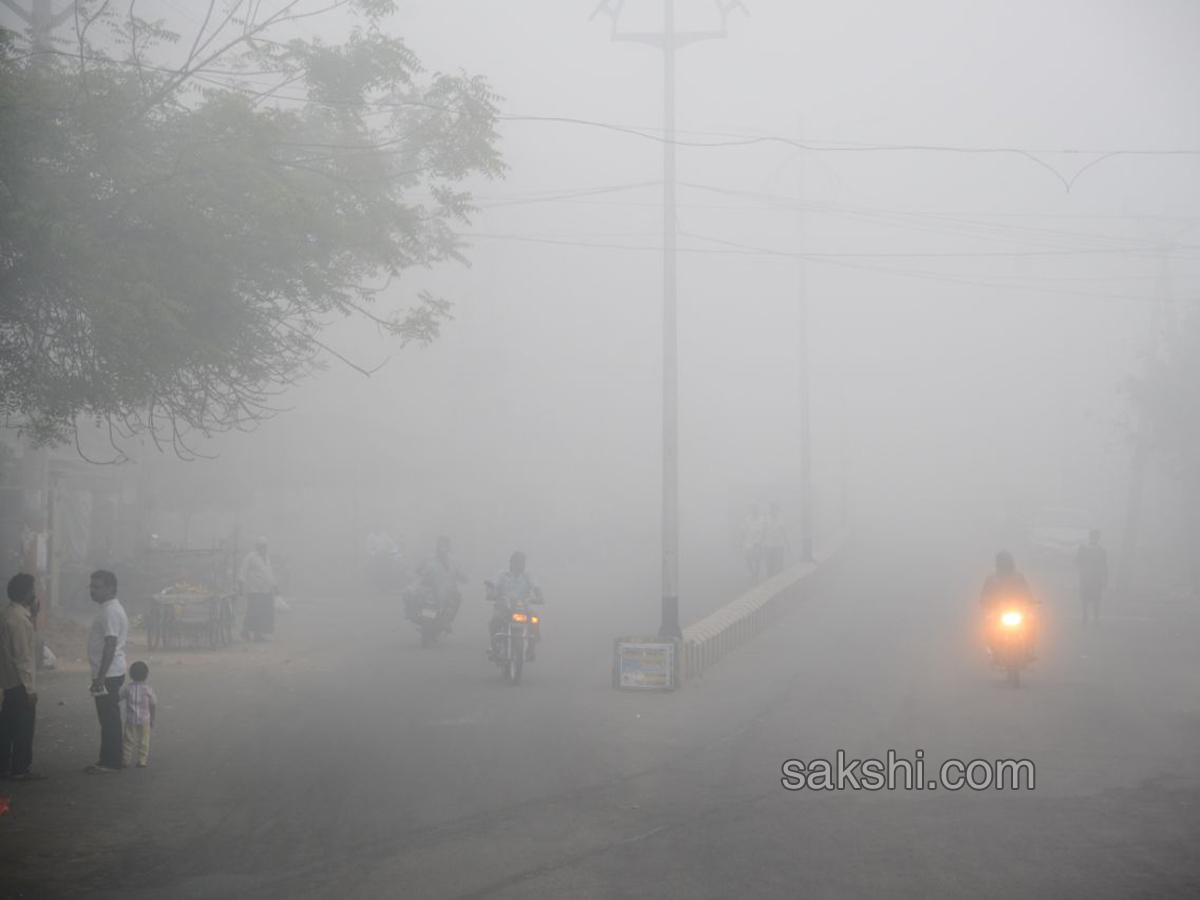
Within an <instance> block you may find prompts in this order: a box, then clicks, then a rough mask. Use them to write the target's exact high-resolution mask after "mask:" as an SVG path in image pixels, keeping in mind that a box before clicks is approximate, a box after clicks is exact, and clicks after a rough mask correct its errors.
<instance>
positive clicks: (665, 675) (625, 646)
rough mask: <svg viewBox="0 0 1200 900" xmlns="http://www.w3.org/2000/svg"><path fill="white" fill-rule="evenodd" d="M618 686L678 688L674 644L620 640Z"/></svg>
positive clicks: (625, 687)
mask: <svg viewBox="0 0 1200 900" xmlns="http://www.w3.org/2000/svg"><path fill="white" fill-rule="evenodd" d="M616 649H617V659H616V678H615V679H614V681H615V686H616V687H618V688H623V689H626V690H647V691H670V690H674V688H675V645H674V644H673V643H669V642H667V643H661V642H651V641H636V640H628V641H617V648H616Z"/></svg>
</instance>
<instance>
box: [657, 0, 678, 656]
mask: <svg viewBox="0 0 1200 900" xmlns="http://www.w3.org/2000/svg"><path fill="white" fill-rule="evenodd" d="M676 237H677V234H676V212H675V0H663V385H662V387H663V490H662V566H663V568H662V626H661V627H660V629H659V637H660V638H678V637H682V636H683V632H682V630H681V629H680V627H679V371H678V370H679V355H678V354H679V338H678V333H677V305H678V293H677V282H676V262H677V254H676Z"/></svg>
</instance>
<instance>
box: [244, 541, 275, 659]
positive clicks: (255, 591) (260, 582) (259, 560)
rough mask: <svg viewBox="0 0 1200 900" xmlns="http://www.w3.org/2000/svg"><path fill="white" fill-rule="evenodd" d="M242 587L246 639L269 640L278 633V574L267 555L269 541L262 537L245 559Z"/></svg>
mask: <svg viewBox="0 0 1200 900" xmlns="http://www.w3.org/2000/svg"><path fill="white" fill-rule="evenodd" d="M238 586H239V587H240V588H241V591H242V593H243V594H245V595H246V617H245V618H244V619H243V620H242V640H244V641H248V640H250V639H251V638H253V639H254V640H256V641H260V642H261V641H265V640H266V639H267V635H268V634H270V633H271V632H273V631H274V630H275V593H276V588H275V572H274V570H273V569H272V568H271V558H270V557H269V556H268V555H267V539H266V538H265V537H260V538H259V539H258V540H256V541H255V542H254V549H253V550H251V551H250V552H249V553H247V554H246V558H245V559H244V560H242V568H241V571H240V572H239V574H238Z"/></svg>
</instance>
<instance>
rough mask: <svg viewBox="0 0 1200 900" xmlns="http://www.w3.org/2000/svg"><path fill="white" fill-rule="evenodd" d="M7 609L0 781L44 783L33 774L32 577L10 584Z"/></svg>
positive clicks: (1, 645) (1, 623) (1, 646)
mask: <svg viewBox="0 0 1200 900" xmlns="http://www.w3.org/2000/svg"><path fill="white" fill-rule="evenodd" d="M8 600H9V602H8V605H7V606H6V607H5V608H4V610H3V612H2V613H0V688H3V690H4V706H3V707H2V708H0V778H11V779H12V780H13V781H42V780H44V779H45V776H44V775H39V774H38V773H37V772H34V771H33V770H32V769H31V768H30V766H32V765H33V729H34V723H35V721H36V718H37V681H36V678H37V671H36V670H37V639H36V636H35V632H34V627H33V621H34V619H35V618H36V617H37V597H36V596H35V594H34V580H33V576H32V575H26V574H25V573H24V572H22V573H21V574H19V575H14V576H13V577H12V578H11V579H9V582H8Z"/></svg>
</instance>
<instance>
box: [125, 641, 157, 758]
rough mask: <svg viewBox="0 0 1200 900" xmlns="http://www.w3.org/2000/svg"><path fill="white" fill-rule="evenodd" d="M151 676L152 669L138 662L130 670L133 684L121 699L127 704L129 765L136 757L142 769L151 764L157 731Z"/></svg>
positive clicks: (155, 700)
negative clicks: (152, 740) (152, 739)
mask: <svg viewBox="0 0 1200 900" xmlns="http://www.w3.org/2000/svg"><path fill="white" fill-rule="evenodd" d="M149 675H150V667H149V666H148V665H146V664H145V663H144V662H135V663H134V664H133V665H132V666H130V667H129V677H130V678H132V679H133V681H132V682H131V683H130V684H127V685H125V686H124V687H123V688H121V699H122V700H124V701H125V746H124V748H123V750H124V754H123V755H124V757H125V765H126V766H128V765H129V764H130V763H131V762H133V756H134V754H135V753H136V754H137V767H138V768H139V769H144V768H146V766H147V764H148V763H149V762H150V729H151V728H153V727H154V710H155V707H157V706H158V698H157V697H155V696H154V688H152V687H150V685H148V684H146V678H147V677H148V676H149Z"/></svg>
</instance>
